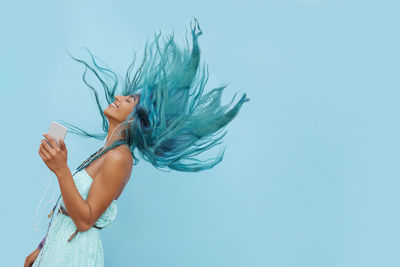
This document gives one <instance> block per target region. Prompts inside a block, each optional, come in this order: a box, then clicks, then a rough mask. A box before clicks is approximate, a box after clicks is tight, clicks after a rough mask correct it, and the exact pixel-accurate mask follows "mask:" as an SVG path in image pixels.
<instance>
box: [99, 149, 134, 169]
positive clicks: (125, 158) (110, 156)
mask: <svg viewBox="0 0 400 267" xmlns="http://www.w3.org/2000/svg"><path fill="white" fill-rule="evenodd" d="M104 160H105V161H114V162H115V161H118V162H124V163H126V164H130V165H131V164H132V162H133V156H132V153H131V151H130V149H129V148H128V147H127V146H125V145H121V146H118V147H116V148H114V149H111V150H110V151H108V153H107V154H106V155H105V158H104Z"/></svg>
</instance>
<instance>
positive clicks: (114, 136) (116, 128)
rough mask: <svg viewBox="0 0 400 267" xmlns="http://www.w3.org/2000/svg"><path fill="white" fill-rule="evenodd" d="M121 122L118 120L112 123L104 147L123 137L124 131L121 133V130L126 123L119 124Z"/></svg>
mask: <svg viewBox="0 0 400 267" xmlns="http://www.w3.org/2000/svg"><path fill="white" fill-rule="evenodd" d="M119 124H120V123H118V122H113V123H110V125H109V127H108V134H107V138H106V143H105V144H104V147H107V146H110V145H111V144H112V143H114V142H115V141H117V140H120V139H123V136H122V133H121V134H120V133H119V132H120V131H121V130H122V129H123V128H124V126H125V125H124V124H121V125H119Z"/></svg>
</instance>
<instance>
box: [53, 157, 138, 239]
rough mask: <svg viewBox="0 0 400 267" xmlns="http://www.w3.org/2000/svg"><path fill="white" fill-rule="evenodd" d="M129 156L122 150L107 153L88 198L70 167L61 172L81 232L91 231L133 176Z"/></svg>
mask: <svg viewBox="0 0 400 267" xmlns="http://www.w3.org/2000/svg"><path fill="white" fill-rule="evenodd" d="M126 157H127V155H126V154H124V153H123V152H121V151H118V150H110V151H109V152H108V153H107V154H106V155H104V160H103V162H102V165H101V167H100V170H99V172H98V173H97V175H96V178H95V179H94V180H93V182H92V184H91V186H90V190H89V194H88V197H87V199H86V201H85V200H84V199H83V198H82V196H81V195H80V193H79V191H78V190H77V188H76V186H75V183H74V181H73V178H72V175H71V172H70V170H69V169H68V168H66V169H64V170H63V171H60V172H59V173H58V174H57V178H58V182H59V184H60V189H61V194H62V197H63V200H64V205H65V207H66V208H67V210H68V213H69V216H70V217H71V219H72V220H73V221H74V223H75V225H76V227H77V229H78V231H79V232H83V231H87V230H89V229H90V228H91V227H92V226H93V224H95V223H96V221H97V220H98V219H99V218H100V216H101V215H102V214H103V213H104V211H105V210H106V209H107V208H108V206H109V205H110V204H111V202H112V201H113V199H114V197H115V196H116V194H117V193H118V192H119V190H120V188H121V187H122V185H123V183H124V181H125V180H126V178H127V176H128V175H130V173H131V169H132V164H131V162H130V161H129V160H127V159H126Z"/></svg>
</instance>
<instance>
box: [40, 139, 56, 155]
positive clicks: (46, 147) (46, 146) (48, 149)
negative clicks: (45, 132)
mask: <svg viewBox="0 0 400 267" xmlns="http://www.w3.org/2000/svg"><path fill="white" fill-rule="evenodd" d="M40 146H41V147H42V148H43V150H44V151H45V152H46V154H48V155H52V154H53V153H54V149H53V148H52V147H51V146H50V145H49V144H48V143H47V141H46V140H45V139H42V143H41V144H40Z"/></svg>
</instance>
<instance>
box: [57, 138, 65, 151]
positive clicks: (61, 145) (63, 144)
mask: <svg viewBox="0 0 400 267" xmlns="http://www.w3.org/2000/svg"><path fill="white" fill-rule="evenodd" d="M58 142H59V143H60V149H61V150H63V151H65V150H66V149H67V147H66V146H65V143H64V140H62V139H60V140H59V141H58Z"/></svg>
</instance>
